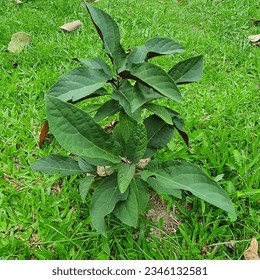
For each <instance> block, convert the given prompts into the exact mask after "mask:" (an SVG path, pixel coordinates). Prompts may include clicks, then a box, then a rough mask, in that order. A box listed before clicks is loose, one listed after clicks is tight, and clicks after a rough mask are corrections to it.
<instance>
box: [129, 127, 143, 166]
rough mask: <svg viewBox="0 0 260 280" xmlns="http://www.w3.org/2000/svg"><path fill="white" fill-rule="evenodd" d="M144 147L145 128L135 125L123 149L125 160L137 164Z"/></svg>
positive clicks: (141, 156)
mask: <svg viewBox="0 0 260 280" xmlns="http://www.w3.org/2000/svg"><path fill="white" fill-rule="evenodd" d="M146 145H147V134H146V128H145V126H144V125H143V124H137V125H136V127H135V128H134V129H133V131H132V134H131V135H130V137H129V139H128V141H127V144H126V147H125V152H126V156H127V158H128V159H129V160H130V161H132V162H133V163H137V162H139V160H140V159H142V158H143V156H144V153H145V151H146Z"/></svg>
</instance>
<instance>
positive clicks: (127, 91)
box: [112, 81, 141, 122]
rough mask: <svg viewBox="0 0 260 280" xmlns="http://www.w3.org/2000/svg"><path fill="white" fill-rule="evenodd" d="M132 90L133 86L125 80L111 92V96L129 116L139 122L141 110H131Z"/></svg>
mask: <svg viewBox="0 0 260 280" xmlns="http://www.w3.org/2000/svg"><path fill="white" fill-rule="evenodd" d="M133 90H134V89H133V86H132V85H131V84H130V83H129V81H125V82H124V83H123V85H122V86H121V87H120V89H119V90H117V91H114V92H113V93H112V98H113V99H114V100H117V101H118V102H119V104H120V105H121V106H122V108H123V109H124V111H125V112H126V113H127V115H128V116H129V117H131V118H132V119H134V120H136V121H137V122H140V121H141V110H135V111H134V112H133V110H132V103H133V101H134V99H133V98H134V95H133Z"/></svg>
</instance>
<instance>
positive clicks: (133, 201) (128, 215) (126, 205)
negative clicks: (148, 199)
mask: <svg viewBox="0 0 260 280" xmlns="http://www.w3.org/2000/svg"><path fill="white" fill-rule="evenodd" d="M113 213H114V214H115V215H116V217H117V218H118V219H119V220H120V221H121V222H123V223H125V224H127V225H129V226H130V227H136V226H137V222H138V216H139V212H138V200H137V196H136V193H135V191H134V190H133V188H131V187H130V188H129V194H128V196H127V199H126V200H124V201H120V202H118V204H117V205H116V207H115V209H114V211H113Z"/></svg>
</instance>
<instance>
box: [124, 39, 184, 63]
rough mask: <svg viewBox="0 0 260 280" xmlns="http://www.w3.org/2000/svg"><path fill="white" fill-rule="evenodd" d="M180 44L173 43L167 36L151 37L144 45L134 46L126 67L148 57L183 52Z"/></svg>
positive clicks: (143, 60)
mask: <svg viewBox="0 0 260 280" xmlns="http://www.w3.org/2000/svg"><path fill="white" fill-rule="evenodd" d="M184 51H185V49H184V47H183V46H182V45H180V44H178V43H175V42H174V41H172V40H171V39H168V38H153V39H150V40H149V41H147V42H146V43H145V44H144V45H142V46H140V47H137V48H135V49H134V50H133V51H132V52H131V53H130V55H129V56H128V58H127V63H126V65H127V68H128V67H131V65H132V64H137V63H142V62H145V61H147V60H148V59H150V58H152V57H155V56H159V55H168V54H174V53H181V52H184Z"/></svg>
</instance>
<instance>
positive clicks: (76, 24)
mask: <svg viewBox="0 0 260 280" xmlns="http://www.w3.org/2000/svg"><path fill="white" fill-rule="evenodd" d="M81 26H82V22H81V21H80V20H75V21H72V22H68V23H66V24H63V25H62V26H60V29H62V30H65V31H68V32H71V31H74V30H76V29H78V28H79V27H81Z"/></svg>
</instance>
